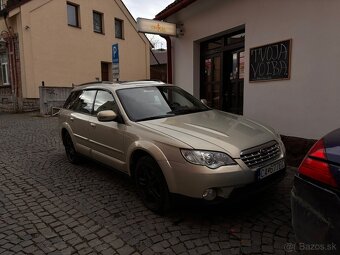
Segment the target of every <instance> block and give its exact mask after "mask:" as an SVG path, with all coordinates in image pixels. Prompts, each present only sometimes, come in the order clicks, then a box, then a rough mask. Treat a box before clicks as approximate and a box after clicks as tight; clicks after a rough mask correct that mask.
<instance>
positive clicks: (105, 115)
mask: <svg viewBox="0 0 340 255" xmlns="http://www.w3.org/2000/svg"><path fill="white" fill-rule="evenodd" d="M116 118H117V113H115V112H114V111H112V110H106V111H100V112H98V114H97V119H98V120H99V121H101V122H108V121H113V120H115V119H116Z"/></svg>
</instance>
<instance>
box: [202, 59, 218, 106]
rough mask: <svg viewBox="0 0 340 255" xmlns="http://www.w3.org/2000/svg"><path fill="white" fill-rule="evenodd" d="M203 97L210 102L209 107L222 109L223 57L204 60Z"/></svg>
mask: <svg viewBox="0 0 340 255" xmlns="http://www.w3.org/2000/svg"><path fill="white" fill-rule="evenodd" d="M203 83H204V84H203V88H204V91H202V93H201V95H202V96H203V97H202V98H205V99H206V100H207V102H208V106H210V107H212V108H215V109H220V107H221V103H222V100H221V56H220V55H215V56H209V57H205V60H204V80H203Z"/></svg>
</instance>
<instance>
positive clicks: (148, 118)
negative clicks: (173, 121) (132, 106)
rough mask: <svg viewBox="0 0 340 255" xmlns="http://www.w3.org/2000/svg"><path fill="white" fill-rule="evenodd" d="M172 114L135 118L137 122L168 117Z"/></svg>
mask: <svg viewBox="0 0 340 255" xmlns="http://www.w3.org/2000/svg"><path fill="white" fill-rule="evenodd" d="M172 116H174V114H171V113H167V114H164V115H157V116H152V117H147V118H143V119H139V120H136V122H138V121H147V120H156V119H161V118H168V117H172Z"/></svg>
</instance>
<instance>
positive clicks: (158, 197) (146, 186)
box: [135, 156, 170, 214]
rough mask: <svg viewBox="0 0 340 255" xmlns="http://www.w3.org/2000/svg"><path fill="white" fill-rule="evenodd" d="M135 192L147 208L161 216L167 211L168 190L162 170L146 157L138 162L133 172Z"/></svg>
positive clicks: (168, 203)
mask: <svg viewBox="0 0 340 255" xmlns="http://www.w3.org/2000/svg"><path fill="white" fill-rule="evenodd" d="M135 181H136V185H137V190H138V192H139V194H140V196H141V198H142V200H143V202H144V204H145V206H146V207H147V208H149V209H150V210H152V211H154V212H156V213H159V214H163V213H164V212H165V211H166V210H168V209H169V206H170V202H169V190H168V186H167V184H166V181H165V178H164V176H163V174H162V170H161V169H160V167H159V166H158V164H157V163H156V162H155V161H154V160H153V159H152V158H151V157H148V156H145V157H142V158H140V159H139V160H138V162H137V165H136V170H135Z"/></svg>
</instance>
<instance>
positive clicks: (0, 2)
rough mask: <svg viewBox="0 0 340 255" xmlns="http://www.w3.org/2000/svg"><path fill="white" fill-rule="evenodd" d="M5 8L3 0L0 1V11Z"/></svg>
mask: <svg viewBox="0 0 340 255" xmlns="http://www.w3.org/2000/svg"><path fill="white" fill-rule="evenodd" d="M5 8H6V3H5V1H4V0H0V10H3V9H5Z"/></svg>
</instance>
